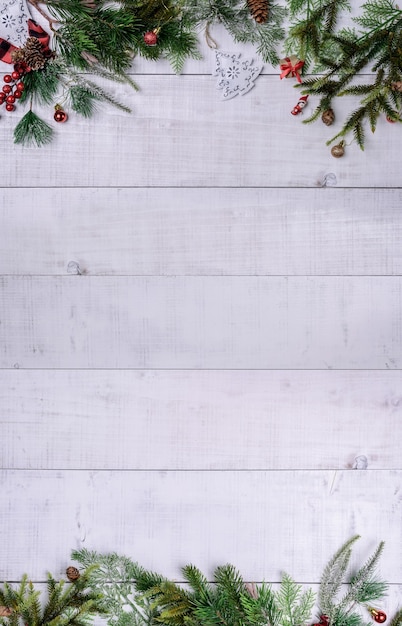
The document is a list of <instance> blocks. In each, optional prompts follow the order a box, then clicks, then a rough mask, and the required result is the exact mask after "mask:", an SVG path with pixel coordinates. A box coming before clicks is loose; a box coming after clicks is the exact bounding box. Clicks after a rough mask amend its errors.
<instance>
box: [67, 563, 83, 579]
mask: <svg viewBox="0 0 402 626" xmlns="http://www.w3.org/2000/svg"><path fill="white" fill-rule="evenodd" d="M66 575H67V578H68V580H71V582H74V581H75V580H78V579H79V577H80V572H79V570H78V569H77V568H76V567H74V566H73V565H70V567H67V569H66Z"/></svg>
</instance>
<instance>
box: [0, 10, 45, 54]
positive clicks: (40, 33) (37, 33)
mask: <svg viewBox="0 0 402 626" xmlns="http://www.w3.org/2000/svg"><path fill="white" fill-rule="evenodd" d="M27 24H28V36H29V37H36V38H37V39H39V41H40V42H41V44H42V50H43V52H48V51H49V41H50V35H48V34H47V32H46V31H44V30H43V28H42V26H39V24H37V23H36V22H34V20H31V19H29V20H28V22H27ZM15 50H18V48H17V47H16V46H13V44H12V43H10V42H9V41H7V40H6V39H3V38H2V37H0V61H4V63H11V64H12V63H13V60H12V58H11V53H12V52H14V51H15Z"/></svg>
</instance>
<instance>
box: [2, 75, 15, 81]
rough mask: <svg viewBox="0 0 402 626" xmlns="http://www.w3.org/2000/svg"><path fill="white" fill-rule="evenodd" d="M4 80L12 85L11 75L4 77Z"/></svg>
mask: <svg viewBox="0 0 402 626" xmlns="http://www.w3.org/2000/svg"><path fill="white" fill-rule="evenodd" d="M3 80H4V82H5V83H11V81H12V80H13V79H12V76H11V74H6V75H5V76H4V77H3Z"/></svg>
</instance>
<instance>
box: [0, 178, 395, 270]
mask: <svg viewBox="0 0 402 626" xmlns="http://www.w3.org/2000/svg"><path fill="white" fill-rule="evenodd" d="M0 198H1V199H2V201H1V203H0V207H1V208H0V216H1V217H0V219H1V223H2V224H3V227H2V232H1V234H0V238H1V245H0V267H1V272H2V274H30V275H38V274H51V275H57V274H67V273H68V272H70V271H73V272H74V271H75V268H77V265H78V266H79V267H80V271H82V272H84V273H86V274H91V275H98V274H114V275H116V274H117V275H227V274H229V275H283V274H286V275H314V274H320V275H323V274H326V275H337V274H342V275H345V274H348V275H352V274H353V275H361V274H365V275H366V274H368V275H384V274H387V275H389V274H401V273H402V248H401V245H400V241H401V239H402V225H401V220H400V207H401V203H402V192H401V190H400V189H375V190H368V189H354V190H348V191H346V192H342V191H341V190H339V189H331V188H326V189H297V190H296V189H275V190H272V189H225V190H224V191H221V192H219V191H217V190H215V189H169V188H167V189H144V188H141V189H126V188H118V189H99V188H90V189H70V190H68V193H65V192H64V191H63V190H62V189H49V190H48V191H46V192H44V191H43V189H35V188H31V189H29V190H27V192H26V194H24V195H21V194H18V193H15V190H14V189H2V190H0ZM39 206H40V209H38V208H37V207H39Z"/></svg>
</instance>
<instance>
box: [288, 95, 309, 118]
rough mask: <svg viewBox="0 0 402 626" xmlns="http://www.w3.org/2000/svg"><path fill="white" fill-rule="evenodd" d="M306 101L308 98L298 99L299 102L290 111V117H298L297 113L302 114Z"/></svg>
mask: <svg viewBox="0 0 402 626" xmlns="http://www.w3.org/2000/svg"><path fill="white" fill-rule="evenodd" d="M307 100H308V96H301V97H300V98H299V102H298V103H297V104H296V106H295V107H293V109H292V110H291V114H292V115H299V113H302V112H303V109H304V107H305V106H306V104H307Z"/></svg>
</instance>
